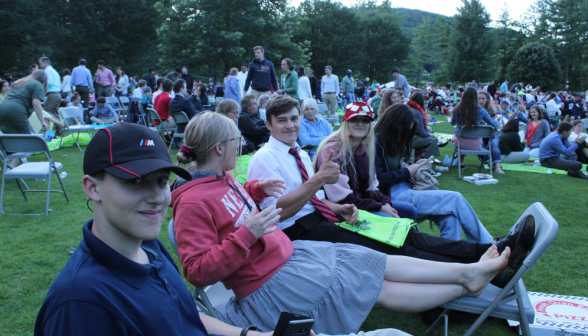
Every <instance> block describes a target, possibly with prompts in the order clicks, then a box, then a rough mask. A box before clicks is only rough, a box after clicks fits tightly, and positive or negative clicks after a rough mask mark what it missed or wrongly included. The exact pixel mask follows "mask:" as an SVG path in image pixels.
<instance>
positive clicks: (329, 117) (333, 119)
mask: <svg viewBox="0 0 588 336" xmlns="http://www.w3.org/2000/svg"><path fill="white" fill-rule="evenodd" d="M317 105H318V108H319V110H318V112H319V114H322V115H323V116H324V118H325V120H326V121H327V122H329V123H331V127H332V128H335V125H337V124H338V123H339V116H338V115H337V112H335V113H333V114H329V108H328V107H327V104H325V103H323V102H317Z"/></svg>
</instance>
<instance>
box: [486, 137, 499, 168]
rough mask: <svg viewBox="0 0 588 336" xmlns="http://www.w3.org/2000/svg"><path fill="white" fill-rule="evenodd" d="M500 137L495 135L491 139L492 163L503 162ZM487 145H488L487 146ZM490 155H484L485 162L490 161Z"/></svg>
mask: <svg viewBox="0 0 588 336" xmlns="http://www.w3.org/2000/svg"><path fill="white" fill-rule="evenodd" d="M499 140H500V139H499V138H498V137H497V136H495V137H494V138H492V139H491V140H490V152H491V153H492V163H497V162H501V161H502V159H501V157H500V147H499V146H498V142H499ZM486 147H487V146H486ZM488 161H489V160H488V155H485V156H484V162H485V163H488Z"/></svg>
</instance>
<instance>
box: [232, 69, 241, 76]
mask: <svg viewBox="0 0 588 336" xmlns="http://www.w3.org/2000/svg"><path fill="white" fill-rule="evenodd" d="M238 72H239V70H237V68H232V69H231V72H230V74H231V76H237V73H238Z"/></svg>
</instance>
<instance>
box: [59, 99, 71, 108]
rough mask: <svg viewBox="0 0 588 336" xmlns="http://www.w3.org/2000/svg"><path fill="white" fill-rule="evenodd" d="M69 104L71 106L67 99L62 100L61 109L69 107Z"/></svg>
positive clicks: (60, 102)
mask: <svg viewBox="0 0 588 336" xmlns="http://www.w3.org/2000/svg"><path fill="white" fill-rule="evenodd" d="M67 104H69V102H68V101H67V99H62V100H60V101H59V107H67Z"/></svg>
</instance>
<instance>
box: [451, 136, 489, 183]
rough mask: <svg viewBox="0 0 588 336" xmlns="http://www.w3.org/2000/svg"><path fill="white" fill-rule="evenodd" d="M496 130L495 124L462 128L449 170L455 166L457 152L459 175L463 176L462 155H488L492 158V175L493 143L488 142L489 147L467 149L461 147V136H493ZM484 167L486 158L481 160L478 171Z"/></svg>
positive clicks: (474, 137)
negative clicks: (467, 128) (469, 128)
mask: <svg viewBox="0 0 588 336" xmlns="http://www.w3.org/2000/svg"><path fill="white" fill-rule="evenodd" d="M493 132H494V126H490V125H480V126H478V128H476V129H471V130H466V129H464V128H462V129H461V132H460V133H459V138H458V139H457V147H456V148H455V150H454V151H453V157H452V159H451V165H450V166H449V171H451V167H452V166H453V161H454V160H455V155H456V154H457V162H458V163H459V165H458V168H459V174H458V175H459V177H461V156H462V155H488V157H489V158H490V164H489V166H490V175H491V176H493V175H492V152H491V151H490V150H491V148H490V146H491V144H490V142H488V149H485V148H480V149H478V150H465V149H461V144H460V143H461V138H473V139H476V138H491V137H492V133H493ZM482 167H484V160H480V168H478V172H480V171H482Z"/></svg>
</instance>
